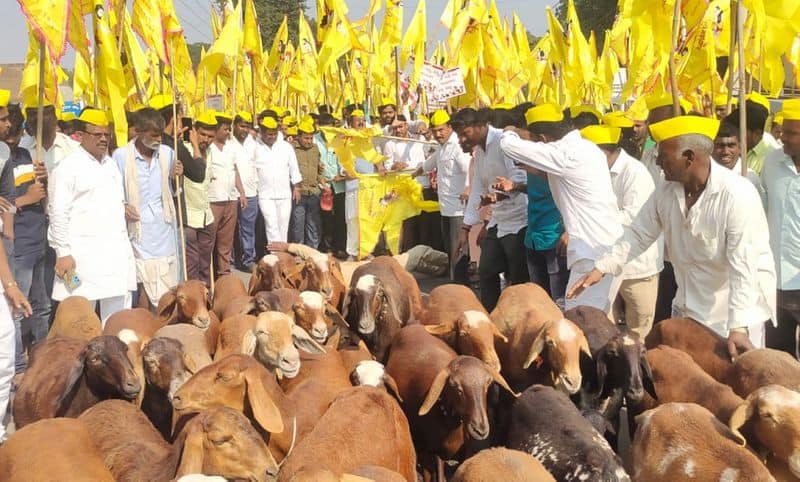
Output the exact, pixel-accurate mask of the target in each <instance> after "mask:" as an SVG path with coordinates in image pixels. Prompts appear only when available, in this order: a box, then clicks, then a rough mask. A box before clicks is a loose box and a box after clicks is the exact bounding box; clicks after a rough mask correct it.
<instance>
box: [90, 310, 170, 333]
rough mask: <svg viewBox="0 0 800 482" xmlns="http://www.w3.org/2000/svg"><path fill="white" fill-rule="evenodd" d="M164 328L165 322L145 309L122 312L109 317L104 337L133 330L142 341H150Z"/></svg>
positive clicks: (104, 329)
mask: <svg viewBox="0 0 800 482" xmlns="http://www.w3.org/2000/svg"><path fill="white" fill-rule="evenodd" d="M162 326H164V320H162V319H159V318H157V317H155V316H153V314H152V313H150V312H149V311H148V310H146V309H144V308H132V309H127V310H121V311H118V312H116V313H114V314H113V315H111V316H109V317H108V320H106V326H105V327H103V334H104V335H111V336H117V335H118V334H119V333H120V332H121V331H122V330H131V331H133V332H134V333H136V336H137V337H138V338H139V339H140V340H145V341H146V340H149V339H150V338H152V337H153V334H155V332H156V331H158V329H159V328H161V327H162Z"/></svg>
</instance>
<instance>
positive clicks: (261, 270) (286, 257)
mask: <svg viewBox="0 0 800 482" xmlns="http://www.w3.org/2000/svg"><path fill="white" fill-rule="evenodd" d="M295 265H296V263H295V260H294V256H292V255H290V254H288V253H283V252H275V253H272V254H268V255H266V256H264V257H263V258H261V259H260V260H258V263H256V265H255V266H254V267H253V274H252V275H251V276H250V282H249V283H248V285H247V294H249V295H250V296H254V295H255V294H256V293H258V292H259V291H272V290H275V289H278V288H289V286H288V284H287V283H286V275H285V274H284V273H285V272H286V271H287V270H290V269H292V267H294V266H295Z"/></svg>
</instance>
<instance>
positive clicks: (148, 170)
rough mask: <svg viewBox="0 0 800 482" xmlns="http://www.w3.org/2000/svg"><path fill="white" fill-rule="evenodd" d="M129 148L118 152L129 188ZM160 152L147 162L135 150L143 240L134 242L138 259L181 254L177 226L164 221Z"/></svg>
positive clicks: (120, 169) (121, 148)
mask: <svg viewBox="0 0 800 482" xmlns="http://www.w3.org/2000/svg"><path fill="white" fill-rule="evenodd" d="M127 149H128V146H124V147H120V148H119V149H117V150H116V151H114V162H116V164H117V167H118V168H119V171H120V173H122V183H123V187H124V186H125V160H126V157H127V152H126V151H127ZM159 150H160V149H158V150H156V151H155V152H154V153H153V158H152V160H151V161H150V162H149V163H148V162H147V160H146V159H145V158H144V157H142V155H141V154H139V151H138V150H136V149H135V147H134V152H135V159H136V173H137V177H138V181H139V200H140V205H139V222H140V223H141V226H142V227H141V235H140V239H139V240H135V239H134V240H131V244H132V245H133V252H134V254H135V256H136V259H155V258H163V257H166V256H173V255H175V254H177V248H176V244H175V224H174V222H173V223H172V224H169V223H167V222H165V221H164V204H163V203H162V200H161V164H160V162H161V160H160V159H159V158H158V152H159ZM167 152H169V153H170V156H169V159H168V160H167V162H169V169H168V170H169V171H171V170H172V158H173V156H172V150H171V149H169V150H167Z"/></svg>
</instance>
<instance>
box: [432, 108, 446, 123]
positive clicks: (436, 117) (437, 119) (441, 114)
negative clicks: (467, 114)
mask: <svg viewBox="0 0 800 482" xmlns="http://www.w3.org/2000/svg"><path fill="white" fill-rule="evenodd" d="M449 122H450V115H448V114H447V112H446V111H443V110H441V109H439V110H437V111H435V112H434V113H433V115H431V127H441V126H443V125H445V124H447V123H449Z"/></svg>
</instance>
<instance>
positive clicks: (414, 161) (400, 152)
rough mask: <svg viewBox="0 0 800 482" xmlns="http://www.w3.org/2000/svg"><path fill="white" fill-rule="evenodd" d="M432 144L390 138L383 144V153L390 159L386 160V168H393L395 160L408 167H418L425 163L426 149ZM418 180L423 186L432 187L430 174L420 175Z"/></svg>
mask: <svg viewBox="0 0 800 482" xmlns="http://www.w3.org/2000/svg"><path fill="white" fill-rule="evenodd" d="M428 147H430V146H428V145H426V144H423V143H421V142H406V141H398V140H396V139H390V140H388V141H386V144H384V146H383V155H384V156H386V157H388V158H389V159H388V160H386V161H385V162H384V166H385V167H386V169H391V167H392V165H393V164H394V163H395V162H402V163H405V164H407V165H408V167H407V169H416V168H418V167H422V165H423V164H425V149H426V148H428ZM416 179H417V182H418V183H419V184H420V185H421V186H422V187H423V188H426V187H431V180H430V179H429V178H428V176H419V177H417V178H416Z"/></svg>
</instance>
